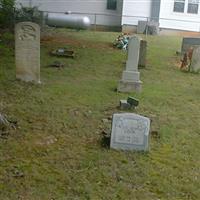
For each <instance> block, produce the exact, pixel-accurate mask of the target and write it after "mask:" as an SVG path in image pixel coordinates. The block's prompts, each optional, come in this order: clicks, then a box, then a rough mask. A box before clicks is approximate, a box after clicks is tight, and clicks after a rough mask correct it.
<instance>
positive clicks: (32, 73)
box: [15, 22, 40, 83]
mask: <svg viewBox="0 0 200 200" xmlns="http://www.w3.org/2000/svg"><path fill="white" fill-rule="evenodd" d="M15 64H16V78H17V79H20V80H22V81H26V82H29V81H32V82H35V83H40V27H39V25H37V24H35V23H32V22H21V23H18V24H17V25H16V26H15Z"/></svg>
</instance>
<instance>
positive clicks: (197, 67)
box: [190, 46, 200, 73]
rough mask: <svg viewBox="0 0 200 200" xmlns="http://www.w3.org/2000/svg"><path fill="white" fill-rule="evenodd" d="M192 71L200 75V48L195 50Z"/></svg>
mask: <svg viewBox="0 0 200 200" xmlns="http://www.w3.org/2000/svg"><path fill="white" fill-rule="evenodd" d="M190 71H191V72H195V73H200V46H199V47H197V48H195V49H194V50H193V54H192V61H191V65H190Z"/></svg>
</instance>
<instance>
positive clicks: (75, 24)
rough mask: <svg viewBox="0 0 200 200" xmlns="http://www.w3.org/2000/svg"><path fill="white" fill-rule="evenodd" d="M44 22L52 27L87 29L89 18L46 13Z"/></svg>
mask: <svg viewBox="0 0 200 200" xmlns="http://www.w3.org/2000/svg"><path fill="white" fill-rule="evenodd" d="M46 24H47V25H48V26H54V27H66V28H74V29H87V28H89V27H90V25H91V23H90V19H89V18H88V17H86V16H78V15H71V14H60V13H48V14H47V15H46Z"/></svg>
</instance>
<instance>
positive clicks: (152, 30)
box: [146, 21, 160, 35]
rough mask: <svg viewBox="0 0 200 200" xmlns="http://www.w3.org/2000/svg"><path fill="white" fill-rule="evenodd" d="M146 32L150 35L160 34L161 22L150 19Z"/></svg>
mask: <svg viewBox="0 0 200 200" xmlns="http://www.w3.org/2000/svg"><path fill="white" fill-rule="evenodd" d="M146 29H147V30H146V33H147V34H149V35H158V34H159V31H160V30H159V22H157V21H149V22H148V23H147V26H146Z"/></svg>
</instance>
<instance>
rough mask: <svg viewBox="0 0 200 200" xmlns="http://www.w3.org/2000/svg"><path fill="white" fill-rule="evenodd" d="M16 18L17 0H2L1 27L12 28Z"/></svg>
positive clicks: (0, 1) (0, 2)
mask: <svg viewBox="0 0 200 200" xmlns="http://www.w3.org/2000/svg"><path fill="white" fill-rule="evenodd" d="M14 20H15V0H0V28H9V29H12V28H13V25H14Z"/></svg>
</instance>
